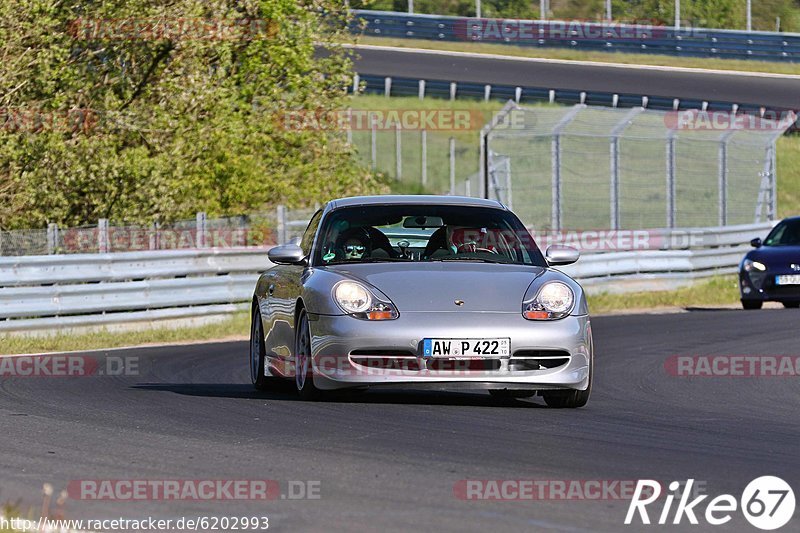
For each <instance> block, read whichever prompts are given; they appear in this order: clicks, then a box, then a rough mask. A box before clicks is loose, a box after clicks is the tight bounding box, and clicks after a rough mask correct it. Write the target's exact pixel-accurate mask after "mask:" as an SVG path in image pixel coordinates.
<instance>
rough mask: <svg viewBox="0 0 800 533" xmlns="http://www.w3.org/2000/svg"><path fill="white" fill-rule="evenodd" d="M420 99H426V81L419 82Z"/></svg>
mask: <svg viewBox="0 0 800 533" xmlns="http://www.w3.org/2000/svg"><path fill="white" fill-rule="evenodd" d="M419 99H420V100H424V99H425V80H419Z"/></svg>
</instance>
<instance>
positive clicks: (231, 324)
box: [0, 312, 250, 355]
mask: <svg viewBox="0 0 800 533" xmlns="http://www.w3.org/2000/svg"><path fill="white" fill-rule="evenodd" d="M249 334H250V315H249V313H246V312H241V313H236V314H234V315H231V317H230V318H227V319H225V320H223V321H220V322H216V323H213V324H208V325H205V326H198V327H184V328H176V329H169V328H165V327H160V328H155V329H149V330H142V331H125V332H121V331H108V330H103V331H98V332H93V333H79V334H68V333H57V334H55V335H52V336H45V337H38V336H37V337H29V336H21V335H3V336H0V346H2V349H0V352H1V353H0V355H9V354H18V353H45V352H67V351H80V350H93V349H103V348H118V347H121V346H140V345H144V344H166V343H178V342H197V341H209V340H222V339H234V338H246V337H247V336H248V335H249Z"/></svg>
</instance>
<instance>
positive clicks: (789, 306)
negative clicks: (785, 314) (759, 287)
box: [781, 302, 800, 309]
mask: <svg viewBox="0 0 800 533" xmlns="http://www.w3.org/2000/svg"><path fill="white" fill-rule="evenodd" d="M781 303H782V304H783V306H784V307H785V308H786V309H797V308H798V307H800V302H781Z"/></svg>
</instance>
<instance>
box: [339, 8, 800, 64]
mask: <svg viewBox="0 0 800 533" xmlns="http://www.w3.org/2000/svg"><path fill="white" fill-rule="evenodd" d="M354 14H355V15H356V17H355V18H356V20H355V21H354V22H353V23H352V26H351V30H352V31H354V32H362V31H363V33H364V34H365V35H371V36H379V37H395V38H405V39H428V40H436V41H459V42H464V41H480V42H489V43H502V44H511V45H516V46H531V47H540V48H546V47H558V48H571V49H579V50H596V51H606V52H608V51H615V52H628V53H645V54H668V55H674V56H688V57H718V58H727V59H758V60H765V61H785V62H795V61H800V34H794V33H775V32H755V31H754V32H746V31H737V30H711V29H705V28H680V29H675V28H674V27H670V26H650V25H629V24H616V23H613V24H609V23H607V22H606V23H604V22H585V21H559V20H547V21H541V20H511V19H503V20H499V19H498V20H495V19H475V18H467V17H451V16H442V15H420V14H408V13H396V12H390V11H368V10H356V11H354ZM359 20H361V21H363V22H364V24H365V28H364V29H361V28H359Z"/></svg>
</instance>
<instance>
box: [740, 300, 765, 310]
mask: <svg viewBox="0 0 800 533" xmlns="http://www.w3.org/2000/svg"><path fill="white" fill-rule="evenodd" d="M762 305H764V302H762V301H761V300H742V308H743V309H747V310H750V311H752V310H755V309H761V306H762Z"/></svg>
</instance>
